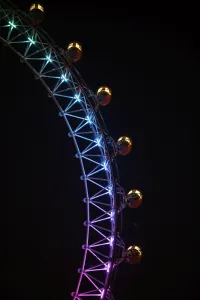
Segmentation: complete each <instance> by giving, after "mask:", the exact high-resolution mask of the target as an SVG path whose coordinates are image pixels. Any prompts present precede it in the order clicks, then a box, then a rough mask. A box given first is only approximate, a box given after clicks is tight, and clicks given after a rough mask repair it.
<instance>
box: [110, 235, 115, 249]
mask: <svg viewBox="0 0 200 300" xmlns="http://www.w3.org/2000/svg"><path fill="white" fill-rule="evenodd" d="M113 242H114V237H113V236H111V238H110V246H111V247H112V246H113Z"/></svg>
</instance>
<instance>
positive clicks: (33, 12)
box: [29, 3, 44, 25]
mask: <svg viewBox="0 0 200 300" xmlns="http://www.w3.org/2000/svg"><path fill="white" fill-rule="evenodd" d="M29 15H30V18H31V20H32V22H33V24H34V25H37V24H40V23H41V22H42V21H43V19H44V7H43V6H42V4H40V3H34V4H32V5H31V6H30V9H29Z"/></svg>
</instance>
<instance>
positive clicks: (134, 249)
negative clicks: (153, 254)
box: [125, 245, 142, 265]
mask: <svg viewBox="0 0 200 300" xmlns="http://www.w3.org/2000/svg"><path fill="white" fill-rule="evenodd" d="M141 259H142V250H141V248H140V247H139V246H136V245H133V246H130V247H129V248H128V249H127V250H126V257H125V260H126V262H128V263H129V264H132V265H135V264H138V263H139V262H140V261H141Z"/></svg>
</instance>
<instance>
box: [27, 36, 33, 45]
mask: <svg viewBox="0 0 200 300" xmlns="http://www.w3.org/2000/svg"><path fill="white" fill-rule="evenodd" d="M28 40H29V42H30V43H31V45H34V44H35V41H34V40H33V39H31V38H30V37H29V38H28Z"/></svg>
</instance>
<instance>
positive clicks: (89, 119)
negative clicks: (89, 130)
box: [85, 116, 92, 124]
mask: <svg viewBox="0 0 200 300" xmlns="http://www.w3.org/2000/svg"><path fill="white" fill-rule="evenodd" d="M85 119H86V121H88V123H89V124H92V120H91V117H90V116H87V117H86V118H85Z"/></svg>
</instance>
